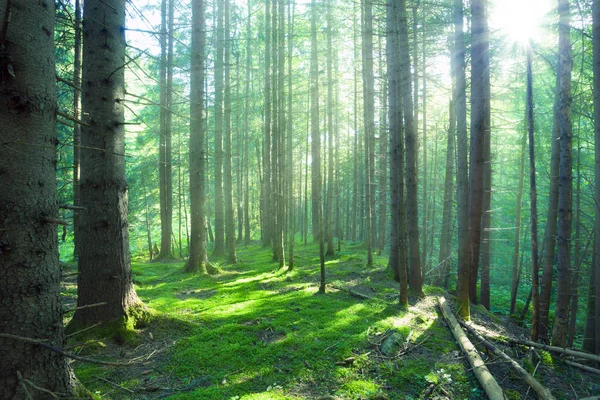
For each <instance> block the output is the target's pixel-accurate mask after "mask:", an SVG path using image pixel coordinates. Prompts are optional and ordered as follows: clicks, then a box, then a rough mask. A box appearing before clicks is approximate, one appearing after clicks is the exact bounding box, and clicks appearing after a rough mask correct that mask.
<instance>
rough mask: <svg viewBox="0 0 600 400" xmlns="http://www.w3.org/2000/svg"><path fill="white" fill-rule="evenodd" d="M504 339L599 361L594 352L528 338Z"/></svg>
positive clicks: (599, 357) (599, 358)
mask: <svg viewBox="0 0 600 400" xmlns="http://www.w3.org/2000/svg"><path fill="white" fill-rule="evenodd" d="M506 340H508V341H509V342H511V343H516V344H520V345H523V346H531V347H537V348H538V349H542V350H547V351H551V352H553V353H559V354H565V355H568V356H573V357H577V358H584V359H586V360H590V361H595V362H600V356H597V355H595V354H590V353H584V352H583V351H577V350H571V349H567V348H563V347H556V346H549V345H547V344H542V343H537V342H532V341H530V340H519V339H512V338H507V339H506Z"/></svg>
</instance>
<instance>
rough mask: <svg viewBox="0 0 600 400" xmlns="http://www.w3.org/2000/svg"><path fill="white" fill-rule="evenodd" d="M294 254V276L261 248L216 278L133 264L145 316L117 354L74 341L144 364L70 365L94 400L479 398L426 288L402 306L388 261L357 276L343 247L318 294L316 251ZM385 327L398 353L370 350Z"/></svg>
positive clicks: (360, 258) (356, 256)
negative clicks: (401, 350)
mask: <svg viewBox="0 0 600 400" xmlns="http://www.w3.org/2000/svg"><path fill="white" fill-rule="evenodd" d="M295 251H296V258H295V261H296V267H295V269H294V271H292V272H286V271H281V270H278V269H277V266H278V263H277V262H274V261H272V259H271V252H270V251H268V250H266V249H263V248H262V247H260V246H253V247H249V248H246V249H239V253H238V256H239V259H240V260H241V262H240V263H239V264H238V265H226V264H220V265H218V267H219V269H220V271H221V273H220V274H219V275H216V276H202V275H189V274H185V273H183V272H182V268H183V262H181V263H167V264H165V263H134V264H133V272H134V281H135V284H136V290H137V293H138V295H139V296H140V298H141V299H142V300H143V301H144V303H145V304H146V305H147V306H148V307H150V308H152V309H153V310H154V311H155V317H154V320H153V321H151V323H150V325H149V326H148V327H146V328H144V329H142V330H139V331H137V335H138V340H136V341H134V342H133V343H130V344H128V345H125V346H117V345H115V344H114V343H112V342H111V340H110V338H100V341H102V342H103V343H105V344H106V347H102V346H98V345H95V346H85V345H83V346H82V345H81V343H78V344H79V345H80V346H82V347H83V349H81V350H82V351H83V352H84V354H91V355H93V356H94V357H96V358H102V357H105V358H110V359H113V358H121V359H125V360H127V359H135V360H136V361H138V362H141V363H142V364H141V365H136V366H135V367H130V368H124V367H116V368H115V367H103V366H98V365H91V364H83V363H79V362H78V363H76V374H77V376H78V377H79V379H80V380H81V381H82V382H83V383H84V385H85V386H86V387H87V388H88V389H90V390H91V391H92V392H93V393H95V395H96V397H98V398H115V399H119V398H120V399H154V398H168V399H192V398H194V399H236V400H242V399H243V400H250V399H316V398H339V399H417V398H420V396H422V394H423V393H424V392H425V390H426V389H427V388H428V387H429V385H431V384H435V385H437V386H436V390H438V389H439V390H442V389H440V388H443V390H445V391H446V393H448V394H450V395H451V396H452V398H461V399H478V398H484V395H483V394H482V392H481V391H480V390H479V389H478V388H479V386H478V384H477V383H476V381H475V380H474V379H475V378H474V376H473V374H472V373H471V372H470V370H469V368H468V366H467V365H466V364H465V362H464V360H463V359H462V357H461V356H460V355H459V351H458V347H457V345H456V343H455V341H454V338H453V336H452V334H451V333H450V331H449V330H448V328H447V327H446V326H445V324H444V323H443V322H442V321H443V319H441V317H440V315H438V313H437V311H436V309H435V307H434V305H435V301H434V300H435V299H434V297H433V296H437V295H440V294H444V292H443V291H442V290H441V289H438V288H427V287H426V288H425V293H426V294H428V295H429V296H428V297H426V298H425V299H424V300H417V299H413V300H412V301H411V305H410V306H409V307H408V308H407V309H401V308H400V307H399V306H398V303H397V297H396V293H397V285H396V284H395V283H394V282H393V281H392V280H391V279H390V276H389V274H388V272H387V271H386V268H385V265H386V264H387V259H385V258H381V257H375V265H374V266H373V267H371V268H367V267H365V254H364V251H361V250H360V249H358V248H353V247H347V248H346V249H345V251H343V252H340V253H338V254H337V255H336V257H335V258H330V259H328V260H327V265H326V267H327V280H328V283H329V284H330V286H328V292H327V293H326V294H325V295H318V294H317V290H318V276H319V274H318V258H317V257H315V256H314V255H315V254H317V248H316V247H315V246H312V245H309V246H306V247H305V246H302V245H298V246H296V248H295ZM212 261H213V262H214V261H215V260H212ZM216 261H217V264H218V260H216ZM333 287H335V288H338V289H343V290H338V289H333ZM346 289H352V290H355V291H358V292H360V293H363V294H366V295H369V296H371V297H373V299H372V300H367V301H365V300H361V299H358V298H355V297H352V296H350V295H349V294H348V293H347V292H346V291H345V290H346ZM72 291H73V288H72V286H68V287H67V288H66V289H65V295H67V296H72V295H73V293H72ZM445 295H446V296H447V294H445ZM391 331H396V332H398V333H400V334H401V335H402V337H403V338H405V344H404V346H406V348H407V349H408V350H409V351H408V352H407V353H406V354H404V355H402V356H398V357H389V358H388V357H383V356H382V355H381V353H380V352H379V346H378V344H379V341H380V340H381V339H382V338H384V337H386V335H387V334H388V333H389V332H391ZM345 360H351V361H345ZM324 396H330V397H324Z"/></svg>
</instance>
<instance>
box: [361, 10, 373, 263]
mask: <svg viewBox="0 0 600 400" xmlns="http://www.w3.org/2000/svg"><path fill="white" fill-rule="evenodd" d="M362 8H363V10H362V65H363V105H364V107H363V113H364V121H365V122H364V124H365V128H364V136H365V137H364V143H365V151H364V154H365V189H364V190H365V215H366V220H365V231H366V232H365V233H366V242H367V266H371V265H373V226H372V225H373V219H372V216H373V212H372V207H373V198H372V197H371V194H372V190H371V185H372V181H371V177H372V173H371V170H372V168H373V164H372V162H371V159H372V158H373V157H372V153H373V154H374V150H373V139H372V138H373V136H374V135H375V115H374V112H375V110H374V102H375V88H374V86H375V78H374V76H373V4H372V3H371V0H363V2H362Z"/></svg>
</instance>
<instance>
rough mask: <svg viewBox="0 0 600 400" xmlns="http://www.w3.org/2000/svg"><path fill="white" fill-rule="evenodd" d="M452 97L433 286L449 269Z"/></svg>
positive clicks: (453, 126) (452, 150)
mask: <svg viewBox="0 0 600 400" xmlns="http://www.w3.org/2000/svg"><path fill="white" fill-rule="evenodd" d="M454 102H455V100H454V95H453V96H452V100H451V101H450V110H449V114H450V117H449V126H448V147H447V150H446V176H445V179H444V210H443V212H442V232H441V235H440V254H439V257H438V266H437V268H438V272H437V274H436V278H435V281H434V283H433V284H434V285H435V286H442V284H443V282H445V277H446V275H447V274H448V273H449V269H450V260H449V258H450V244H451V243H452V224H453V222H452V197H453V196H452V194H453V192H454V190H453V186H454V185H453V183H454V162H455V161H454V160H455V158H454V153H455V147H456V146H455V134H456V107H455V103H454Z"/></svg>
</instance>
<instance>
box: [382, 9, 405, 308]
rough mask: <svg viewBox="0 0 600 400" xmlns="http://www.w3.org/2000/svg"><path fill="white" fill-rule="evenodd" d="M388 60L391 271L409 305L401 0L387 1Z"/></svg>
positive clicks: (403, 303)
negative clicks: (403, 229)
mask: <svg viewBox="0 0 600 400" xmlns="http://www.w3.org/2000/svg"><path fill="white" fill-rule="evenodd" d="M386 6H387V11H386V28H387V37H386V39H387V40H386V60H387V78H388V82H389V83H388V86H389V90H388V96H389V102H388V104H389V108H390V112H389V118H390V119H389V129H390V175H391V177H390V200H391V212H392V225H391V228H390V234H391V241H390V257H389V268H391V269H392V271H394V279H395V280H396V281H397V282H399V283H400V288H399V290H400V296H399V299H400V305H403V306H404V305H407V304H408V290H407V289H408V288H407V273H406V272H407V271H406V254H405V246H404V245H403V244H404V237H402V236H401V221H402V220H403V219H405V214H404V204H403V198H404V185H403V179H404V140H403V139H404V138H403V130H402V117H403V116H402V86H401V83H402V82H401V79H400V75H401V69H400V57H399V40H398V39H399V29H398V26H399V19H398V12H399V6H400V4H399V0H387V1H386Z"/></svg>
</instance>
